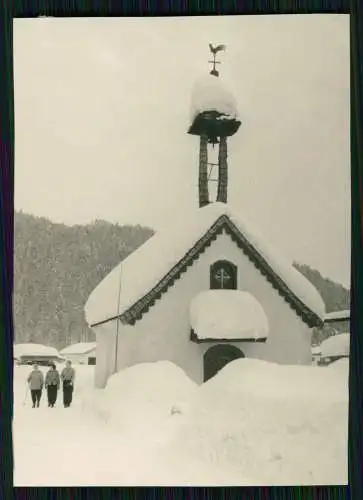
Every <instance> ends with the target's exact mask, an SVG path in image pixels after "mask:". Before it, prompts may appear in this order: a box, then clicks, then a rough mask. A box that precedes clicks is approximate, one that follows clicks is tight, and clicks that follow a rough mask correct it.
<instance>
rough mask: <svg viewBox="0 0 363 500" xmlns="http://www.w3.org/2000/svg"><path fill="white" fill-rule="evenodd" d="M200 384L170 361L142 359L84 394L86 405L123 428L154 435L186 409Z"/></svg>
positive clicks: (87, 408) (165, 428)
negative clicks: (141, 361)
mask: <svg viewBox="0 0 363 500" xmlns="http://www.w3.org/2000/svg"><path fill="white" fill-rule="evenodd" d="M196 389H197V385H196V384H195V383H194V382H193V381H192V380H191V379H189V377H188V376H187V375H186V374H185V373H184V371H183V370H182V369H181V368H179V367H178V366H176V365H174V364H173V363H170V362H169V361H159V362H156V363H140V364H138V365H135V366H132V367H130V368H127V369H125V370H122V371H121V372H119V373H117V374H115V375H113V376H112V377H110V379H109V380H108V382H107V386H106V387H105V389H103V390H100V389H94V390H92V391H90V392H89V393H88V394H87V395H86V397H85V398H84V405H83V406H84V409H86V410H91V411H92V412H93V413H96V414H97V415H98V416H99V417H101V418H102V419H103V420H105V421H107V422H108V423H110V424H111V425H114V426H115V427H118V428H119V429H121V430H126V429H127V430H128V432H135V433H137V434H138V435H140V433H143V434H145V435H149V436H151V437H152V434H153V432H154V431H156V429H158V430H159V429H160V428H163V425H165V427H164V430H165V431H166V430H167V426H168V424H169V422H170V420H171V419H173V420H175V418H178V417H179V416H181V415H182V414H184V413H185V411H186V409H187V407H188V402H189V401H190V400H191V398H192V394H193V393H194V391H196Z"/></svg>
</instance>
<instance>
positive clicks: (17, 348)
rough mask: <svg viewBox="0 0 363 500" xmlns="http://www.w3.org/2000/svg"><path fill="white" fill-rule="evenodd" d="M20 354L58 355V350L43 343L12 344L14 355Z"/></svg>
mask: <svg viewBox="0 0 363 500" xmlns="http://www.w3.org/2000/svg"><path fill="white" fill-rule="evenodd" d="M20 356H58V357H59V352H58V351H57V349H55V348H54V347H49V346H47V345H43V344H31V343H29V344H14V357H15V358H19V357H20Z"/></svg>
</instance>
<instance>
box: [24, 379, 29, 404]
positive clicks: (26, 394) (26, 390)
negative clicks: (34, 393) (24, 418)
mask: <svg viewBox="0 0 363 500" xmlns="http://www.w3.org/2000/svg"><path fill="white" fill-rule="evenodd" d="M28 391H29V386H28V384H27V386H26V389H25V396H24V401H23V406H25V402H26V398H27V396H28Z"/></svg>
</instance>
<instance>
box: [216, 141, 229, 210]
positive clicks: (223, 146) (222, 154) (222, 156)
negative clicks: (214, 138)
mask: <svg viewBox="0 0 363 500" xmlns="http://www.w3.org/2000/svg"><path fill="white" fill-rule="evenodd" d="M227 186H228V164H227V138H226V137H221V139H220V142H219V155H218V194H217V201H219V202H222V203H227Z"/></svg>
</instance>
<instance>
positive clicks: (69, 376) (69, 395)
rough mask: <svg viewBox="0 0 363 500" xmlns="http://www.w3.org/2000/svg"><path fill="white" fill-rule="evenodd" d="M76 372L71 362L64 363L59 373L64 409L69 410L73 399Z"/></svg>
mask: <svg viewBox="0 0 363 500" xmlns="http://www.w3.org/2000/svg"><path fill="white" fill-rule="evenodd" d="M75 376H76V372H75V369H74V368H73V367H72V362H71V361H69V360H68V361H66V366H65V367H64V368H63V370H62V373H61V379H62V383H63V404H64V408H69V406H71V403H72V399H73V389H74V380H75Z"/></svg>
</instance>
